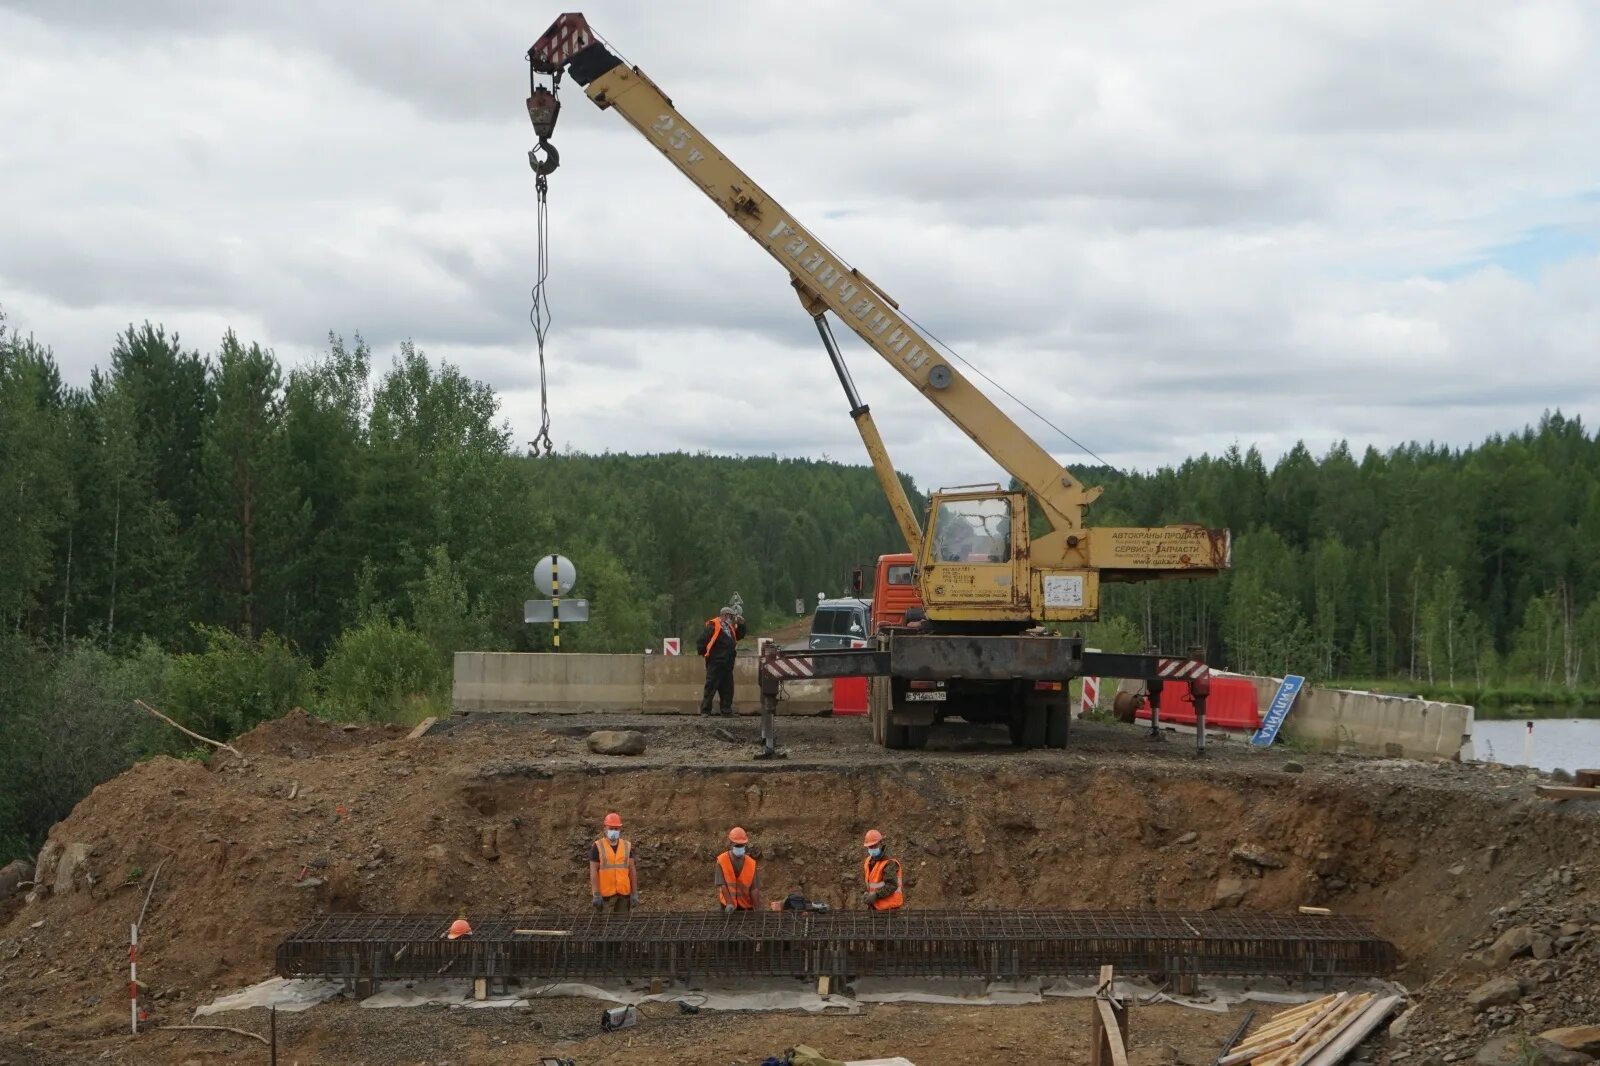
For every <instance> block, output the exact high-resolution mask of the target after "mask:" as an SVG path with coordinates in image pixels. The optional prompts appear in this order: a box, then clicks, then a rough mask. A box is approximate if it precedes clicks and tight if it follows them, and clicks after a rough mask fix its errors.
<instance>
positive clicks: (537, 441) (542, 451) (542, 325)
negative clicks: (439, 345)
mask: <svg viewBox="0 0 1600 1066" xmlns="http://www.w3.org/2000/svg"><path fill="white" fill-rule="evenodd" d="M535 187H536V188H537V189H538V190H539V209H538V218H539V249H538V275H537V277H536V280H535V281H534V283H533V293H532V296H533V307H532V308H531V309H530V310H529V311H528V321H529V322H531V323H532V324H533V336H534V340H535V342H536V343H537V344H538V347H539V432H538V433H537V434H535V435H534V438H533V440H531V441H529V442H528V443H529V447H530V449H531V451H532V454H534V455H535V456H538V455H550V454H551V453H552V452H554V451H555V442H554V441H552V440H551V439H550V389H549V383H548V379H547V377H546V373H545V363H544V339H545V336H546V335H547V334H548V333H549V332H550V296H549V293H548V292H547V291H546V288H545V285H546V282H547V281H548V280H549V277H550V243H549V242H550V205H549V203H548V201H547V200H546V198H545V197H546V194H547V193H548V192H549V191H550V182H549V180H548V179H547V178H546V176H545V175H544V174H540V175H538V177H537V178H536V179H535Z"/></svg>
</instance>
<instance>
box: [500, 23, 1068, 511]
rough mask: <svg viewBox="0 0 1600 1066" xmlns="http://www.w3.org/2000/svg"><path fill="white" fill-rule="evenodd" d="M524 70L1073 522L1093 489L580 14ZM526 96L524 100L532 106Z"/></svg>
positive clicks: (546, 40)
mask: <svg viewBox="0 0 1600 1066" xmlns="http://www.w3.org/2000/svg"><path fill="white" fill-rule="evenodd" d="M528 61H529V64H530V65H531V67H532V69H533V70H534V71H536V72H539V73H542V74H549V75H553V76H556V77H560V76H561V75H562V74H563V73H566V74H568V75H570V76H571V77H572V79H573V80H574V81H576V82H577V83H578V84H579V85H581V86H583V88H584V92H585V93H586V94H587V95H588V97H589V99H591V100H593V101H594V102H595V104H597V105H598V106H600V107H601V108H606V109H611V110H615V111H616V112H617V113H618V114H620V115H621V116H622V117H623V118H625V119H626V120H627V121H628V122H629V123H630V124H631V125H632V126H633V127H634V128H635V129H637V130H638V131H639V132H640V133H641V134H643V135H644V136H645V138H646V139H648V140H649V141H650V143H651V144H653V145H655V146H656V148H657V149H658V150H659V151H660V152H661V154H662V155H664V156H666V157H667V159H668V161H670V162H671V163H672V165H673V166H675V167H677V168H678V169H679V170H680V171H682V172H683V174H684V176H685V177H687V178H688V179H689V180H690V181H692V182H694V183H695V185H697V186H699V188H700V190H701V191H702V192H704V193H705V194H706V195H707V196H709V197H710V198H711V199H712V200H713V201H715V202H716V204H717V206H719V207H721V208H722V210H723V211H724V212H726V214H727V215H728V217H729V218H731V219H732V220H733V221H734V222H735V223H737V224H738V225H739V226H740V228H742V229H743V230H744V231H745V232H746V233H747V234H749V235H750V238H751V239H752V240H754V241H755V242H756V243H757V244H759V245H760V246H761V247H762V248H764V249H765V250H766V251H767V253H768V254H769V255H771V256H772V257H773V258H774V259H776V260H777V261H778V262H779V263H781V264H782V265H783V267H784V269H786V270H787V271H788V272H789V274H790V276H791V277H792V278H793V280H794V285H795V288H796V289H797V290H798V291H799V293H800V298H801V302H802V304H804V305H806V307H807V309H808V310H809V311H811V312H812V313H813V314H818V313H820V312H821V311H823V310H828V311H832V312H833V313H834V314H835V315H837V316H838V317H839V319H840V320H841V321H843V322H844V323H846V324H847V325H848V326H849V327H850V328H851V329H853V330H854V331H855V332H856V333H857V334H858V335H860V337H861V338H862V340H864V341H866V342H867V344H868V345H869V346H870V347H871V348H872V350H873V351H875V352H877V353H878V355H880V356H882V357H883V359H884V360H885V361H887V362H888V363H889V365H891V366H893V367H894V368H895V370H896V371H898V372H899V374H900V375H901V376H902V377H904V378H905V379H906V380H907V381H909V382H911V384H912V385H914V386H915V387H916V388H917V389H918V391H920V392H921V393H922V394H923V395H924V396H926V397H927V398H928V400H929V401H931V402H932V403H933V404H934V405H935V406H936V407H938V408H939V409H940V410H941V411H943V412H944V414H945V416H946V417H948V418H949V419H950V420H951V421H952V422H954V423H955V424H956V425H957V426H959V427H961V430H962V431H963V432H964V433H966V434H967V436H969V437H971V438H972V440H973V442H974V443H976V444H977V445H978V447H980V448H982V449H983V450H984V451H985V452H987V453H988V454H989V456H990V457H991V458H993V459H994V461H995V462H997V463H999V464H1000V466H1001V467H1002V468H1003V469H1004V470H1006V472H1008V473H1009V474H1010V475H1011V476H1012V477H1014V478H1016V479H1017V481H1018V482H1020V483H1021V485H1022V487H1023V488H1024V489H1026V490H1027V492H1028V493H1030V494H1031V495H1032V496H1033V497H1034V498H1035V499H1037V500H1038V501H1039V503H1040V505H1041V506H1043V508H1044V509H1045V511H1046V512H1047V515H1048V517H1049V520H1050V523H1051V525H1052V526H1054V527H1055V528H1056V529H1057V530H1058V531H1071V530H1078V529H1081V528H1082V527H1083V525H1084V509H1085V508H1086V507H1088V505H1089V504H1091V503H1093V502H1094V500H1095V498H1096V497H1098V496H1099V495H1100V490H1099V489H1098V488H1085V487H1084V486H1083V485H1081V484H1080V483H1079V482H1078V480H1077V478H1075V477H1073V476H1072V475H1071V474H1069V473H1068V472H1067V471H1066V470H1065V469H1063V468H1062V466H1061V464H1060V463H1058V462H1056V461H1055V459H1054V458H1052V457H1051V455H1050V453H1049V452H1047V451H1045V450H1044V449H1043V448H1042V447H1040V446H1039V444H1038V443H1037V442H1036V441H1034V440H1033V439H1032V438H1031V437H1029V436H1028V435H1027V434H1026V433H1024V432H1023V431H1022V429H1021V428H1020V427H1019V426H1018V425H1017V424H1016V423H1015V422H1013V421H1012V420H1011V419H1010V418H1009V417H1007V416H1006V414H1005V413H1004V412H1003V411H1001V410H1000V409H999V408H998V407H996V406H995V405H994V403H993V402H991V401H990V400H989V398H988V397H987V396H985V395H984V394H983V393H982V392H981V391H980V390H978V389H977V388H976V387H975V386H973V385H972V383H971V382H969V381H968V380H967V379H966V378H965V377H963V376H962V375H961V373H960V372H959V371H957V370H956V369H955V368H954V367H952V366H951V365H950V364H949V362H948V361H947V360H946V359H945V357H944V356H943V355H942V354H941V353H940V351H939V350H938V348H937V346H936V345H935V344H934V343H933V342H932V341H930V340H929V339H928V338H927V337H925V336H923V335H922V334H921V332H920V331H918V330H917V329H916V328H915V327H914V326H913V325H912V324H911V323H910V322H909V321H907V320H906V319H905V318H904V317H903V316H902V315H901V314H900V313H899V305H898V304H897V303H896V302H895V301H894V300H893V299H891V298H890V297H889V296H888V295H887V294H886V293H884V292H883V290H881V289H879V288H878V287H877V286H876V285H874V284H873V283H872V281H871V280H870V279H868V278H867V277H866V276H865V275H863V274H862V273H861V272H860V271H859V270H856V269H855V268H854V267H852V266H850V265H849V264H848V263H846V262H844V261H843V260H842V259H840V258H839V257H838V256H837V255H835V254H834V253H833V252H832V251H831V250H829V249H828V247H827V246H826V245H824V244H823V243H822V242H821V241H820V240H818V239H817V238H816V237H815V236H813V235H812V233H811V232H810V231H809V230H807V229H806V228H805V227H804V226H803V225H801V224H800V223H799V222H798V221H796V220H795V217H794V216H793V215H792V214H790V213H789V212H788V211H786V210H785V209H784V208H783V206H782V205H781V204H779V203H778V202H777V201H776V200H774V199H773V198H772V197H770V196H768V195H767V193H766V192H765V191H763V190H762V188H761V187H760V186H759V185H757V184H756V183H755V182H754V181H753V180H751V178H750V176H749V175H747V174H745V173H744V171H742V170H740V169H739V168H738V167H737V166H735V165H734V164H733V163H731V162H729V160H728V158H727V156H725V155H723V154H722V153H721V152H720V151H718V150H717V148H716V146H715V145H713V144H712V143H711V142H710V141H709V140H707V139H706V137H705V136H704V135H702V134H701V133H700V131H699V130H697V129H695V128H694V126H693V125H692V124H691V123H690V122H689V121H688V120H686V119H685V118H684V117H683V116H682V115H681V114H679V113H678V110H677V109H676V108H675V107H673V106H672V101H671V100H670V99H668V98H667V96H666V94H665V93H663V92H662V91H661V90H660V89H659V88H658V87H657V86H656V85H655V83H654V82H652V81H651V80H650V79H649V78H648V77H646V76H645V74H644V73H643V72H642V71H640V70H639V69H637V68H630V67H628V66H626V65H625V64H624V63H623V62H622V61H621V60H620V59H618V58H617V57H616V56H615V55H614V54H612V52H611V51H610V50H609V49H607V48H606V46H605V45H604V44H602V43H600V42H599V41H598V40H597V39H596V38H595V36H594V34H593V32H592V31H591V30H590V28H589V24H588V22H587V20H585V19H584V17H583V16H582V15H580V14H566V15H562V16H561V17H560V18H558V19H556V21H555V23H554V24H553V25H551V27H550V29H549V30H547V31H546V32H545V34H544V36H542V37H540V38H539V40H538V41H537V42H535V43H534V45H533V47H532V48H530V49H529V50H528ZM531 103H532V101H530V104H531Z"/></svg>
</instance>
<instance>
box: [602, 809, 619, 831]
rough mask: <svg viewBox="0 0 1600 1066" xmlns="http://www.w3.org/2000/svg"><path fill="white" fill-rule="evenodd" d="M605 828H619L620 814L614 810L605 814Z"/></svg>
mask: <svg viewBox="0 0 1600 1066" xmlns="http://www.w3.org/2000/svg"><path fill="white" fill-rule="evenodd" d="M606 828H607V829H621V828H622V815H620V814H618V813H617V812H616V811H612V812H611V813H610V814H608V815H606Z"/></svg>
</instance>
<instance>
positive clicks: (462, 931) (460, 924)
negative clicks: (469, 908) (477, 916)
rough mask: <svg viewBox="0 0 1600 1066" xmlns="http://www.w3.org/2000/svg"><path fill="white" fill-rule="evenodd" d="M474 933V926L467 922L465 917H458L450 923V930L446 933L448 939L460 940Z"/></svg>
mask: <svg viewBox="0 0 1600 1066" xmlns="http://www.w3.org/2000/svg"><path fill="white" fill-rule="evenodd" d="M471 935H472V926H470V925H468V924H467V920H466V919H465V918H457V919H456V920H455V921H453V922H451V923H450V931H449V932H448V933H446V934H445V939H447V940H459V939H461V938H462V937H464V936H471Z"/></svg>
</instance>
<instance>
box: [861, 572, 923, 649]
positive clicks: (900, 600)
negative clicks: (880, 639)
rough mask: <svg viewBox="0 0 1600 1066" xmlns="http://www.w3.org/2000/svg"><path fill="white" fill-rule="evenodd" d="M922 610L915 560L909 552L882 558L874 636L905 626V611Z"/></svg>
mask: <svg viewBox="0 0 1600 1066" xmlns="http://www.w3.org/2000/svg"><path fill="white" fill-rule="evenodd" d="M921 606H922V596H921V595H920V594H919V593H918V592H917V559H916V556H914V555H912V554H911V553H910V552H900V553H899V554H896V555H880V556H879V557H878V568H877V570H876V572H875V574H874V579H873V588H872V632H874V633H876V632H878V631H879V630H881V629H882V628H883V627H884V626H903V625H905V624H906V611H907V610H909V609H911V608H913V607H921Z"/></svg>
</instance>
